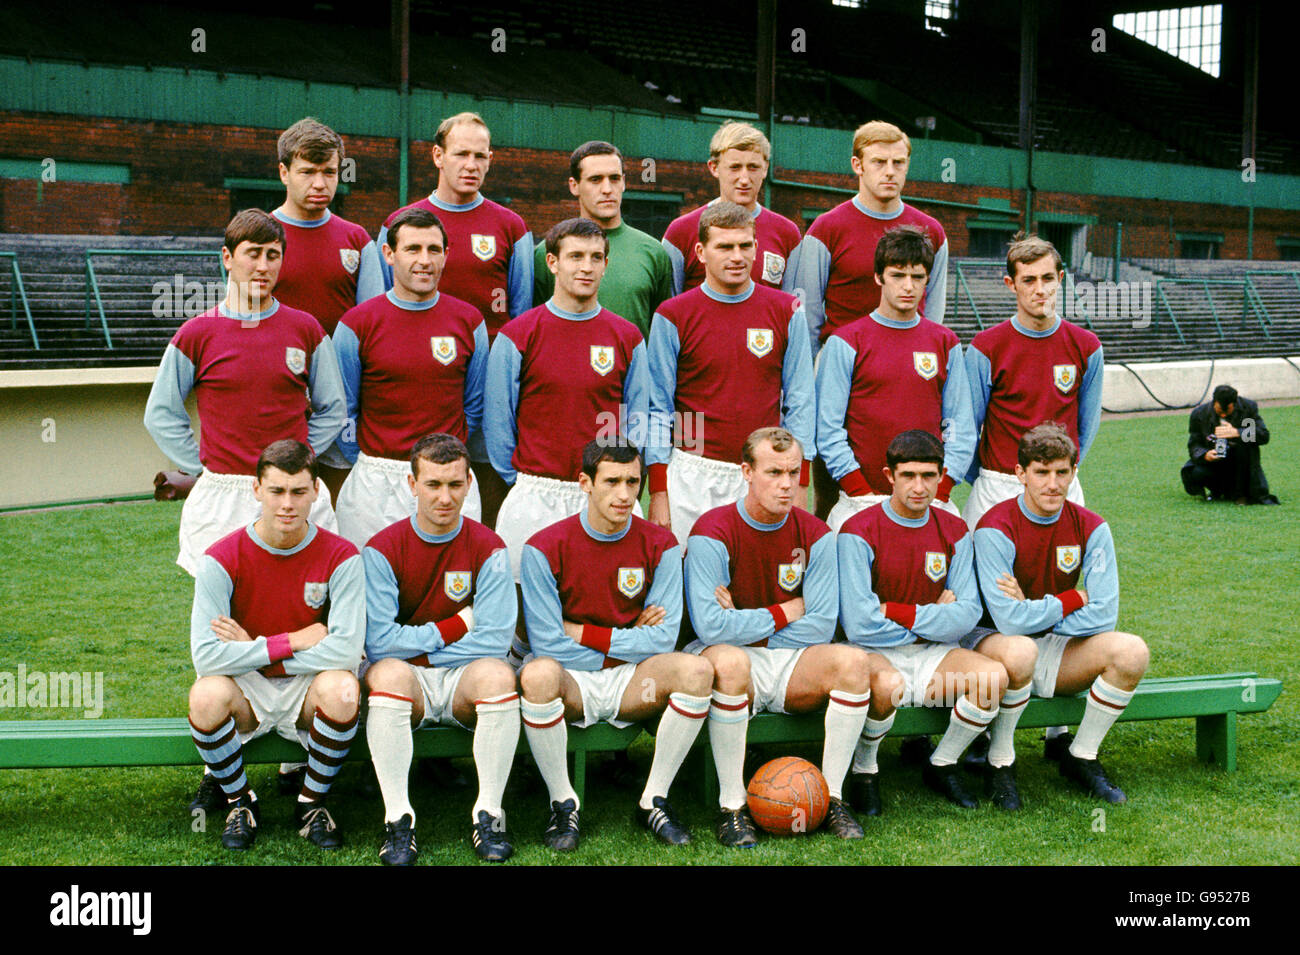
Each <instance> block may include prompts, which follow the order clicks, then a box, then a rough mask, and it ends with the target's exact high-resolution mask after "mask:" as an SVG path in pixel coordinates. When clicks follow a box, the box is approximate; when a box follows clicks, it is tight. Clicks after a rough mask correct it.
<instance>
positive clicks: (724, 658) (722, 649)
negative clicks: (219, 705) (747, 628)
mask: <svg viewBox="0 0 1300 955" xmlns="http://www.w3.org/2000/svg"><path fill="white" fill-rule="evenodd" d="M708 658H709V662H710V663H711V664H712V666H713V685H714V686H715V687H717V689H718V691H719V692H720V693H730V694H733V695H734V694H736V693H742V692H744V690H745V688H746V687H747V686H749V655H748V654H747V653H745V651H744V650H742V649H740V647H731V646H719V647H715V648H714V649H713V650H712V651H711V652H710V653H709V654H708Z"/></svg>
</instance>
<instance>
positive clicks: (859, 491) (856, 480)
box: [840, 468, 871, 497]
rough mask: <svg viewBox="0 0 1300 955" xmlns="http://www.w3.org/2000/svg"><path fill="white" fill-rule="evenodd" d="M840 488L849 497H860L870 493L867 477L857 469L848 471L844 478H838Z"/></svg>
mask: <svg viewBox="0 0 1300 955" xmlns="http://www.w3.org/2000/svg"><path fill="white" fill-rule="evenodd" d="M840 487H841V488H843V489H844V493H845V494H847V495H848V496H849V497H861V496H862V495H864V494H870V493H871V485H870V484H869V483H867V477H866V475H865V474H863V473H862V469H861V468H859V469H858V470H856V471H850V472H849V473H848V474H846V475H844V477H842V478H840Z"/></svg>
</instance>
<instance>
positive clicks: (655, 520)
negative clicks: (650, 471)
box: [650, 491, 673, 530]
mask: <svg viewBox="0 0 1300 955" xmlns="http://www.w3.org/2000/svg"><path fill="white" fill-rule="evenodd" d="M650 523H651V524H658V525H659V526H660V527H666V528H668V529H669V530H672V527H673V519H672V511H671V510H670V509H669V507H668V492H667V491H655V492H654V493H653V494H651V495H650Z"/></svg>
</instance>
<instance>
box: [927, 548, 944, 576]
mask: <svg viewBox="0 0 1300 955" xmlns="http://www.w3.org/2000/svg"><path fill="white" fill-rule="evenodd" d="M947 573H948V555H947V554H945V553H944V552H943V551H941V550H927V551H926V552H925V576H927V577H929V578H930V579H931V580H933V581H934V582H935V583H936V584H937V583H938V582H939V581H941V580H943V578H944V577H945V576H946V575H947Z"/></svg>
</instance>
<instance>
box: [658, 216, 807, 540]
mask: <svg viewBox="0 0 1300 955" xmlns="http://www.w3.org/2000/svg"><path fill="white" fill-rule="evenodd" d="M699 223H700V227H699V228H700V234H699V241H698V242H697V243H696V244H695V251H696V254H697V255H698V257H699V259H700V261H702V262H703V263H704V267H705V273H706V274H705V280H704V284H703V285H700V286H698V287H697V288H693V289H691V290H690V291H689V292H685V293H683V294H682V295H679V296H676V297H675V298H672V299H669V300H668V301H667V302H664V303H663V305H661V306H660V308H659V311H658V312H656V313H655V317H654V324H653V326H652V327H651V330H650V342H649V345H648V346H647V356H648V358H649V372H650V437H649V441H648V446H647V448H646V458H647V460H648V461H649V464H650V519H651V520H652V521H654V522H655V523H656V524H660V525H661V526H664V527H671V529H672V531H673V533H675V534H676V535H677V539H678V541H680V542H682V543H683V544H684V543H685V542H686V537H687V535H688V534H689V533H690V530H691V527H692V526H693V525H694V524H695V521H696V520H697V519H698V518H699V517H700V515H702V514H704V513H705V512H706V511H709V510H712V509H713V508H714V507H717V506H719V505H721V504H724V503H726V504H730V503H733V502H734V501H735V500H736V499H737V498H739V497H741V496H742V495H743V494H744V492H745V479H744V477H742V475H741V460H740V449H741V446H742V445H743V444H744V442H745V438H746V436H748V435H749V434H750V433H751V432H752V431H754V430H755V429H756V428H760V427H767V426H776V425H782V426H786V427H788V428H789V429H790V431H791V432H792V433H793V434H794V435H795V436H796V438H798V440H799V443H800V445H801V446H802V447H803V448H804V454H805V455H807V457H808V458H809V459H811V458H812V456H813V453H814V449H813V441H814V430H815V428H816V417H817V408H816V396H815V394H814V390H813V370H812V356H811V355H810V354H809V353H808V338H807V336H806V335H805V334H804V333H803V330H804V328H805V321H804V315H803V309H802V308H801V307H800V305H799V302H798V300H796V299H795V298H794V297H793V296H791V295H787V294H786V293H785V292H781V291H778V290H777V289H774V288H768V287H766V286H764V285H761V284H760V283H757V282H755V281H753V279H751V278H750V262H751V261H752V259H753V256H754V248H755V242H754V220H753V219H752V218H751V217H750V215H749V213H748V212H746V211H745V210H744V209H742V208H741V207H740V206H737V205H734V204H732V203H729V202H719V203H715V204H713V205H710V206H709V207H708V208H707V209H706V210H705V212H704V214H703V215H702V216H700V218H699ZM808 464H809V462H808V461H807V460H806V461H805V462H804V468H803V470H802V471H801V473H800V481H801V483H800V487H801V488H802V490H803V494H802V495H796V498H795V506H796V507H800V508H803V509H804V510H807V507H808V499H807V487H808Z"/></svg>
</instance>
